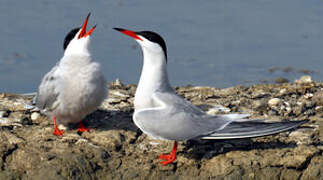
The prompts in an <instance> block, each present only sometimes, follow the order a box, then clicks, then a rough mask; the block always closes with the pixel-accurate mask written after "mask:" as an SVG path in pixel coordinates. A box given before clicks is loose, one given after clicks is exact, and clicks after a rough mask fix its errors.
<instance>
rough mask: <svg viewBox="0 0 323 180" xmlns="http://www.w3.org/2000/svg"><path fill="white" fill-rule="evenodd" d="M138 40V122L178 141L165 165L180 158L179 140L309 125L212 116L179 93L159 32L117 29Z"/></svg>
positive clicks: (257, 134) (153, 133) (151, 132)
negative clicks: (169, 72) (170, 77)
mask: <svg viewBox="0 0 323 180" xmlns="http://www.w3.org/2000/svg"><path fill="white" fill-rule="evenodd" d="M114 29H115V30H117V31H120V32H121V33H123V34H125V35H128V36H130V37H132V38H133V39H135V40H136V41H137V42H138V43H139V45H140V46H141V48H142V52H143V68H142V72H141V76H140V80H139V84H138V87H137V90H136V94H135V99H134V106H135V112H134V114H133V121H134V123H135V124H136V125H137V126H138V128H140V129H141V130H142V131H143V132H144V133H146V134H148V135H149V136H151V137H152V138H156V139H163V140H174V146H173V149H172V151H171V153H170V154H167V155H160V156H159V159H161V160H163V161H161V163H162V164H164V165H167V164H169V163H172V162H173V161H174V160H175V159H176V151H177V141H183V140H188V139H236V138H250V137H260V136H266V135H271V134H276V133H279V132H283V131H287V130H290V129H293V128H295V127H298V126H300V125H302V124H303V123H305V122H307V121H306V120H303V121H284V122H272V123H266V122H263V121H259V120H258V121H257V120H249V119H246V117H247V116H248V115H246V114H225V115H215V116H211V115H208V114H206V113H205V112H204V111H202V110H201V109H199V108H198V107H196V106H194V105H193V104H191V103H190V102H189V101H187V100H185V99H184V98H183V97H181V96H179V95H177V94H176V92H175V91H174V90H173V88H172V87H171V86H170V83H169V80H168V75H167V68H166V65H167V48H166V43H165V41H164V39H163V38H162V37H161V36H160V35H158V34H157V33H155V32H151V31H140V32H134V31H130V30H126V29H121V28H114Z"/></svg>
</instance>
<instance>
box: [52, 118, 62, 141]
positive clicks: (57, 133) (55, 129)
mask: <svg viewBox="0 0 323 180" xmlns="http://www.w3.org/2000/svg"><path fill="white" fill-rule="evenodd" d="M53 121H54V132H53V134H54V135H56V136H61V135H63V134H64V131H63V130H59V129H58V127H57V124H56V117H54V116H53Z"/></svg>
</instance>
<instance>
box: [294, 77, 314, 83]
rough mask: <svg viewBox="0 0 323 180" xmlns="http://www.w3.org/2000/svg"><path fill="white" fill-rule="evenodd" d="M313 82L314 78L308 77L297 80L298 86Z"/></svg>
mask: <svg viewBox="0 0 323 180" xmlns="http://www.w3.org/2000/svg"><path fill="white" fill-rule="evenodd" d="M311 82H313V81H312V77H311V76H308V75H305V76H302V77H301V78H300V79H297V80H295V83H298V84H305V83H311Z"/></svg>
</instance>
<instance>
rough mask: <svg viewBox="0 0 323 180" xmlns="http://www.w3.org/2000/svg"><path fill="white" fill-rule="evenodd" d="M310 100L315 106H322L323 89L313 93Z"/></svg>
mask: <svg viewBox="0 0 323 180" xmlns="http://www.w3.org/2000/svg"><path fill="white" fill-rule="evenodd" d="M312 101H313V102H314V103H315V104H316V105H317V106H323V89H322V90H320V91H317V92H316V93H314V94H313V96H312Z"/></svg>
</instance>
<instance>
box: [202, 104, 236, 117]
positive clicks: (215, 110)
mask: <svg viewBox="0 0 323 180" xmlns="http://www.w3.org/2000/svg"><path fill="white" fill-rule="evenodd" d="M230 111H231V110H230V109H229V108H226V107H224V106H221V105H215V106H214V107H212V108H210V109H209V110H208V111H207V112H206V113H208V114H210V115H215V114H219V113H228V112H230Z"/></svg>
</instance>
